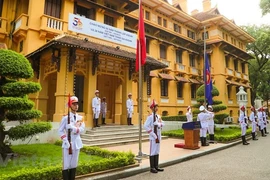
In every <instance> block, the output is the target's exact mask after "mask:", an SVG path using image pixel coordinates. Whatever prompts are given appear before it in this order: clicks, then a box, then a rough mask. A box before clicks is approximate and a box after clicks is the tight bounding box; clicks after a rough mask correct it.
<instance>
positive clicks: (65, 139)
mask: <svg viewBox="0 0 270 180" xmlns="http://www.w3.org/2000/svg"><path fill="white" fill-rule="evenodd" d="M69 147H70V144H69V142H68V139H67V137H65V138H64V139H63V143H62V148H64V149H68V148H69Z"/></svg>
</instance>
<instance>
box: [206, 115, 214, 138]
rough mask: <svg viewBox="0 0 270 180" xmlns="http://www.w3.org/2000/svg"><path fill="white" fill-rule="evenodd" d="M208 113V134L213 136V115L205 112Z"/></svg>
mask: <svg viewBox="0 0 270 180" xmlns="http://www.w3.org/2000/svg"><path fill="white" fill-rule="evenodd" d="M206 112H207V113H208V133H209V134H214V127H215V122H214V117H215V113H213V112H210V111H206Z"/></svg>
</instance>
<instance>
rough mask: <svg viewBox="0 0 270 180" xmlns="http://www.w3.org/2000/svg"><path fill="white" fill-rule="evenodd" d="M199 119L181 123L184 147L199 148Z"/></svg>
mask: <svg viewBox="0 0 270 180" xmlns="http://www.w3.org/2000/svg"><path fill="white" fill-rule="evenodd" d="M200 128H201V123H200V121H194V122H187V123H183V125H182V129H184V139H185V146H184V149H199V148H200V147H199V146H198V144H199V136H200V135H199V134H200Z"/></svg>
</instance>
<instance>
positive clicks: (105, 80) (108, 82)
mask: <svg viewBox="0 0 270 180" xmlns="http://www.w3.org/2000/svg"><path fill="white" fill-rule="evenodd" d="M117 79H118V78H117V77H116V76H111V75H105V74H102V75H98V76H97V89H98V90H99V97H100V99H101V101H102V98H103V97H106V102H107V114H106V123H107V124H110V123H114V122H115V119H114V114H115V92H116V86H117Z"/></svg>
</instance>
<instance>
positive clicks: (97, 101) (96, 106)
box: [92, 96, 100, 119]
mask: <svg viewBox="0 0 270 180" xmlns="http://www.w3.org/2000/svg"><path fill="white" fill-rule="evenodd" d="M92 109H93V113H94V114H93V115H94V119H98V118H99V114H100V98H99V97H98V96H96V97H94V98H93V99H92Z"/></svg>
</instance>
